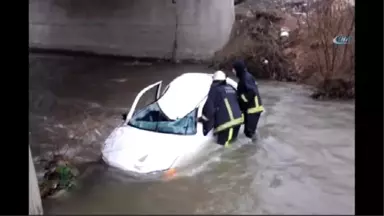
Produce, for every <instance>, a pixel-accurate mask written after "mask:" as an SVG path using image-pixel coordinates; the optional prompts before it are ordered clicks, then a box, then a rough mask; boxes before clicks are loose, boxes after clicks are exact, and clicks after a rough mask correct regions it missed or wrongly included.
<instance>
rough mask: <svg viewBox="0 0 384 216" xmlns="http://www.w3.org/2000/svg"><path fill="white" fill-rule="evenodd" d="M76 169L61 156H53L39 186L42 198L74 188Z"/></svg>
mask: <svg viewBox="0 0 384 216" xmlns="http://www.w3.org/2000/svg"><path fill="white" fill-rule="evenodd" d="M78 175H79V171H78V169H77V168H76V167H75V166H73V165H72V164H71V163H70V162H69V161H68V160H66V159H65V158H64V156H62V155H55V156H54V157H53V159H52V160H51V161H49V162H48V163H47V165H46V166H45V173H44V178H43V180H42V182H41V183H40V185H39V188H40V194H41V197H42V198H48V197H54V196H58V195H61V194H63V193H65V191H68V190H70V189H71V188H73V187H74V186H76V177H77V176H78Z"/></svg>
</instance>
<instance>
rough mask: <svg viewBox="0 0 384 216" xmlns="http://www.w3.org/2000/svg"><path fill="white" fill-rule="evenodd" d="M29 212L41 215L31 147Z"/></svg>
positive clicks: (41, 209) (41, 208)
mask: <svg viewBox="0 0 384 216" xmlns="http://www.w3.org/2000/svg"><path fill="white" fill-rule="evenodd" d="M29 214H30V215H42V214H43V207H42V205H41V198H40V189H39V186H38V183H37V177H36V171H35V165H34V164H33V160H32V155H31V148H29Z"/></svg>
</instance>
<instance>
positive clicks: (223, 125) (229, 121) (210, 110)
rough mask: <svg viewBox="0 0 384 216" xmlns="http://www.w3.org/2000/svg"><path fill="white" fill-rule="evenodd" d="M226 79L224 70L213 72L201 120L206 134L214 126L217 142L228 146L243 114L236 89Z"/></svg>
mask: <svg viewBox="0 0 384 216" xmlns="http://www.w3.org/2000/svg"><path fill="white" fill-rule="evenodd" d="M226 79H227V76H226V75H225V73H224V72H223V71H216V72H215V73H214V74H213V82H212V85H211V89H210V90H209V93H208V98H207V102H206V103H205V105H204V108H203V115H202V118H201V119H200V121H202V122H203V133H204V136H206V135H207V134H208V132H209V131H210V130H211V129H212V128H214V134H215V135H217V143H218V144H220V145H224V146H225V147H228V146H229V144H230V142H231V141H232V140H234V139H235V138H236V137H237V134H238V132H239V129H240V126H241V124H242V123H243V116H242V113H241V110H240V107H239V104H238V102H237V95H236V89H234V88H233V87H232V86H231V85H228V84H227V82H226Z"/></svg>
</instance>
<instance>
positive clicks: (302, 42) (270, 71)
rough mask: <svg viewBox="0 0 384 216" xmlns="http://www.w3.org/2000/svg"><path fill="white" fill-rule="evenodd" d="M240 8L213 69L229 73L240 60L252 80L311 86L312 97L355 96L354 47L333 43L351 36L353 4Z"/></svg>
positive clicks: (325, 0)
mask: <svg viewBox="0 0 384 216" xmlns="http://www.w3.org/2000/svg"><path fill="white" fill-rule="evenodd" d="M248 1H250V2H251V0H248ZM240 9H242V13H239V14H237V15H236V21H235V24H234V27H233V31H232V35H231V38H230V40H229V42H228V43H227V45H226V46H225V47H224V48H223V49H222V50H220V51H218V52H217V53H216V54H215V56H214V58H213V63H212V66H213V67H215V68H216V69H230V67H231V64H232V62H233V61H234V60H236V59H239V58H240V59H244V60H245V62H246V64H247V67H248V69H249V71H250V72H251V73H252V74H253V75H254V76H255V77H256V78H267V79H275V80H279V81H296V82H300V83H305V84H309V85H312V86H314V87H315V91H314V93H313V94H312V97H313V98H315V99H322V98H353V97H354V43H353V42H351V43H350V44H345V45H342V46H340V45H335V44H333V43H332V40H333V38H334V37H335V36H338V35H345V36H352V38H353V35H354V4H353V1H352V3H351V1H350V0H321V1H313V2H311V3H309V2H308V1H306V0H302V1H288V2H286V3H284V4H281V5H278V4H276V5H275V7H274V8H273V7H269V8H268V9H262V10H261V9H260V8H258V9H256V7H254V8H247V9H246V10H244V8H240ZM238 11H240V10H238Z"/></svg>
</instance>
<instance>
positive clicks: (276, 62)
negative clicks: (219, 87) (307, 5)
mask: <svg viewBox="0 0 384 216" xmlns="http://www.w3.org/2000/svg"><path fill="white" fill-rule="evenodd" d="M282 15H283V14H282V13H280V12H279V11H277V10H274V11H269V12H266V11H252V10H250V11H249V12H248V13H247V14H246V15H237V16H236V21H235V25H234V29H233V32H232V35H231V38H230V40H229V42H228V44H227V45H226V46H225V47H224V48H223V49H222V50H220V51H219V52H217V53H216V54H215V56H214V58H213V66H214V67H215V68H218V69H219V68H220V69H230V67H231V64H232V62H233V61H234V60H236V59H239V58H241V59H244V60H245V62H246V64H247V67H248V69H249V71H250V72H251V73H253V75H254V76H255V77H256V78H273V79H276V80H282V81H294V80H295V79H296V78H295V75H294V74H293V73H294V71H293V65H292V64H291V62H290V61H289V59H288V58H287V57H286V56H285V55H284V53H283V46H284V40H285V37H286V35H287V33H288V31H287V30H286V29H283V30H282V28H281V25H280V22H281V21H282V20H283V16H282ZM281 35H283V37H281ZM266 62H268V63H266Z"/></svg>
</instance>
